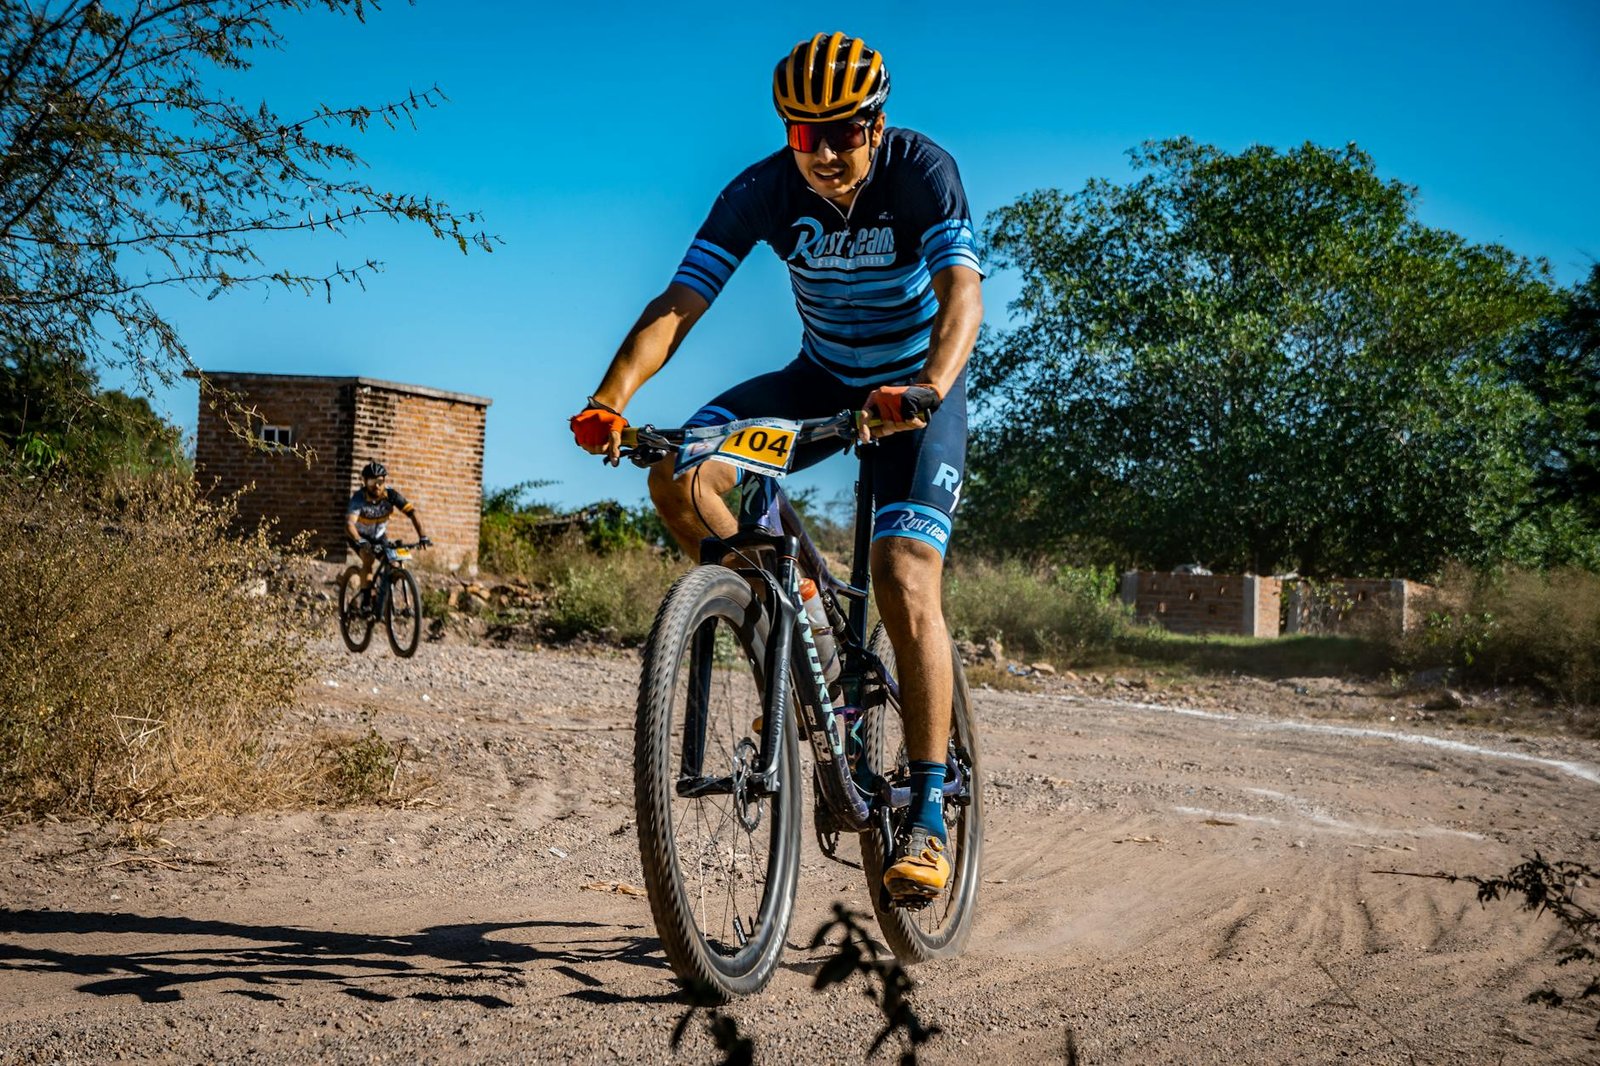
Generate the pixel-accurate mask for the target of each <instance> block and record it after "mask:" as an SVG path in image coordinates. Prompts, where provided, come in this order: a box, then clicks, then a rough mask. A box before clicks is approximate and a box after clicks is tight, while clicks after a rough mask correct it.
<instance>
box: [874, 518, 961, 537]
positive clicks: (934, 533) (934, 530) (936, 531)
mask: <svg viewBox="0 0 1600 1066" xmlns="http://www.w3.org/2000/svg"><path fill="white" fill-rule="evenodd" d="M885 517H887V518H888V521H886V522H884V523H882V524H881V525H880V526H879V527H878V530H877V532H878V533H880V534H882V533H920V534H922V535H923V536H925V537H931V538H932V539H933V540H935V541H937V542H939V543H940V544H944V543H945V542H946V541H948V540H949V539H950V530H949V529H948V528H946V527H945V525H944V524H943V523H941V522H940V521H939V520H938V519H936V518H934V517H932V516H931V515H925V514H918V513H916V512H915V511H896V512H895V513H893V514H892V515H887V516H885Z"/></svg>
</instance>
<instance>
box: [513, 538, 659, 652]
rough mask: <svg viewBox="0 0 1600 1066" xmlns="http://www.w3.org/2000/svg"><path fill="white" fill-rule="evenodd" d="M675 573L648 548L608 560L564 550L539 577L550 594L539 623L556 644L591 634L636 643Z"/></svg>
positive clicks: (618, 553) (644, 634)
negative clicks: (541, 623)
mask: <svg viewBox="0 0 1600 1066" xmlns="http://www.w3.org/2000/svg"><path fill="white" fill-rule="evenodd" d="M681 572H682V565H681V564H680V563H679V562H677V561H675V560H674V559H672V558H671V557H669V556H667V555H665V554H662V553H660V552H657V551H654V550H652V549H650V548H635V549H632V550H629V551H616V552H612V553H610V554H608V555H600V554H597V553H595V552H592V551H587V550H583V549H573V550H569V551H567V552H564V553H561V554H560V555H559V556H558V557H556V558H555V560H554V565H553V566H551V567H550V568H549V570H548V571H547V573H546V574H545V575H542V576H544V577H545V581H544V583H545V584H547V585H548V586H550V587H551V588H552V590H553V591H552V592H551V595H550V599H549V601H548V602H547V604H546V616H545V621H546V623H547V624H548V625H549V627H550V629H551V631H552V632H553V633H554V635H555V636H556V637H558V638H561V639H570V638H572V637H577V636H591V635H592V636H601V637H605V638H607V639H610V640H617V641H621V642H622V643H624V644H637V643H641V642H642V641H643V640H644V639H645V638H646V637H648V636H649V635H650V625H651V623H652V622H654V621H655V616H656V608H657V607H659V606H661V599H662V597H664V596H665V595H666V594H667V589H668V588H669V587H670V586H671V585H672V582H673V581H674V580H675V579H676V578H677V576H678V574H679V573H681Z"/></svg>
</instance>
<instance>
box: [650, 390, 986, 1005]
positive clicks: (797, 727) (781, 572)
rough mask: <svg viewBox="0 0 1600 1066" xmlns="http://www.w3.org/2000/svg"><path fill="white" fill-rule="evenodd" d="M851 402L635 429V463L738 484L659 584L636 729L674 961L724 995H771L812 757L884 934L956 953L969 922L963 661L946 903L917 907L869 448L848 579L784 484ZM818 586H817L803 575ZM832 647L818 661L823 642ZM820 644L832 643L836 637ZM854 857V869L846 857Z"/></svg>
mask: <svg viewBox="0 0 1600 1066" xmlns="http://www.w3.org/2000/svg"><path fill="white" fill-rule="evenodd" d="M855 418H856V415H855V412H850V411H847V412H843V413H841V414H839V415H837V416H834V417H832V418H822V419H813V420H808V421H804V422H792V421H783V420H779V419H746V420H744V421H741V422H733V423H729V424H727V425H723V426H714V427H693V428H684V429H675V430H657V429H655V428H653V427H649V426H644V427H639V428H636V429H635V428H630V429H628V430H626V431H625V432H624V434H623V444H624V449H625V450H624V454H625V455H627V456H628V457H629V458H631V459H633V461H634V462H635V463H637V464H638V465H641V466H643V465H648V464H650V463H654V462H659V461H662V460H664V459H667V458H669V457H675V459H674V460H673V461H674V463H675V470H676V472H677V473H679V474H680V476H693V475H694V474H695V473H696V472H697V471H696V470H695V468H696V467H698V466H699V464H701V463H703V462H708V461H720V462H727V463H732V464H733V465H735V466H739V467H742V468H744V469H745V470H747V471H749V472H752V473H754V474H756V475H757V476H755V477H746V478H745V489H744V492H743V498H742V501H741V505H740V521H739V531H738V533H737V534H735V535H734V536H732V537H728V538H725V539H724V538H715V537H713V538H708V539H707V540H706V541H705V542H704V543H703V545H702V548H701V558H700V565H698V566H696V567H695V568H694V569H692V570H690V571H689V572H688V573H686V574H685V575H684V576H683V577H682V578H680V579H679V580H678V581H677V582H676V583H675V584H674V585H673V587H672V589H671V591H669V592H668V593H667V596H666V599H665V600H664V601H663V602H662V604H661V608H660V610H659V611H658V613H657V615H656V620H655V624H654V626H653V628H652V629H651V631H650V638H649V641H648V643H647V644H646V646H645V653H644V664H643V668H642V671H641V675H640V682H639V703H638V710H637V722H636V729H637V732H636V735H635V741H634V802H635V806H636V808H637V814H638V829H639V851H640V857H641V859H642V860H643V865H644V878H645V883H646V886H647V889H648V893H649V898H650V908H651V911H652V913H653V915H654V917H655V924H656V930H657V932H658V933H659V934H660V936H661V943H662V946H663V948H664V949H665V951H666V955H667V959H668V961H669V962H670V963H671V965H672V968H673V970H674V972H675V973H677V975H678V976H679V977H680V978H681V979H683V980H684V981H685V982H687V983H690V984H692V985H695V986H697V987H700V988H704V989H709V990H711V991H712V992H713V993H714V994H715V995H717V996H719V997H722V998H728V997H732V996H735V995H741V994H745V993H750V992H754V991H757V990H759V989H760V988H762V987H763V986H764V985H765V984H766V983H767V981H768V979H769V978H770V977H771V976H772V973H773V971H774V969H775V968H776V967H777V965H778V962H779V960H780V958H781V956H782V953H783V947H784V942H785V937H786V934H787V931H788V928H789V922H790V918H791V916H792V915H793V911H794V900H795V890H796V886H797V883H798V880H799V872H800V846H801V819H802V817H803V808H804V806H805V799H804V798H803V792H804V791H805V787H806V780H805V778H804V777H803V775H802V768H801V765H802V764H801V757H800V750H801V746H802V744H801V742H802V741H804V742H806V746H808V747H809V748H810V750H811V755H812V763H813V767H812V773H811V775H810V785H811V789H812V791H813V795H812V797H811V804H812V807H813V816H812V821H813V828H814V831H815V833H816V837H817V840H818V843H819V845H820V847H821V849H822V851H823V853H824V854H825V855H826V856H828V857H829V858H832V859H836V860H838V861H841V862H846V863H849V859H848V857H847V856H846V855H845V854H842V853H841V851H840V843H841V839H842V838H843V836H844V835H845V834H858V835H859V839H860V854H861V859H862V862H861V868H862V869H863V871H864V873H865V875H866V881H867V889H868V892H869V893H870V894H871V896H872V900H873V908H874V910H875V911H876V913H877V918H878V922H879V925H880V926H881V928H882V930H883V934H884V938H885V940H886V941H887V942H888V943H889V945H890V946H891V947H892V948H893V950H894V952H895V954H896V956H897V957H899V958H900V959H901V960H902V961H905V962H920V961H924V960H928V959H934V958H939V957H944V956H949V955H953V954H956V953H958V952H959V951H960V950H961V948H962V946H963V945H964V944H965V942H966V940H967V938H968V936H969V935H970V933H971V930H972V921H973V915H974V912H975V911H976V908H977V898H978V886H979V882H980V880H981V878H980V875H979V866H980V863H981V859H982V850H983V810H984V803H983V790H982V787H981V781H982V778H981V774H980V764H979V758H978V744H977V734H976V727H975V724H974V721H973V717H972V712H971V708H970V706H969V702H968V693H967V684H966V679H965V677H964V675H963V673H962V668H961V660H960V658H959V656H958V655H956V653H955V649H954V647H953V646H952V648H951V651H950V656H951V663H952V666H953V668H954V671H955V678H954V680H955V684H954V694H953V706H952V707H951V712H952V714H951V731H950V740H949V745H948V753H947V765H946V783H945V786H944V810H945V822H946V825H947V826H948V829H949V842H948V850H947V852H946V854H947V856H948V858H949V861H950V865H951V876H950V879H949V883H948V884H947V885H946V887H945V891H944V893H943V894H942V895H941V896H939V897H937V898H936V899H934V900H932V901H931V902H929V901H919V903H918V904H906V903H903V902H897V901H896V900H894V899H891V898H890V896H889V894H888V893H887V891H886V890H885V889H884V888H883V885H882V877H883V870H884V867H885V865H886V864H887V863H888V862H889V861H890V857H891V855H892V848H893V842H894V840H895V837H896V834H897V833H899V832H900V831H901V829H902V825H903V823H904V822H905V821H906V818H907V815H908V810H909V806H910V788H909V785H910V768H909V762H908V760H907V757H906V752H905V747H904V741H903V733H902V730H901V724H900V714H899V711H900V688H899V685H898V684H897V683H896V680H895V659H894V651H893V649H892V648H891V646H890V644H889V640H888V638H887V636H886V635H885V633H884V631H883V627H882V625H881V624H880V625H878V626H877V627H875V629H874V631H873V633H872V635H871V637H870V638H869V637H868V636H867V632H866V626H867V600H868V575H869V568H868V548H869V543H870V540H871V535H872V516H873V500H872V490H871V484H872V479H871V477H870V476H869V474H870V471H869V470H868V469H867V467H866V464H868V463H870V462H872V457H873V455H874V454H875V453H876V451H877V449H876V448H875V447H872V446H866V447H863V448H861V449H859V453H860V456H861V459H862V463H863V468H862V471H861V477H860V478H859V479H858V481H857V485H856V505H855V529H854V556H855V558H854V561H853V565H852V570H851V575H850V580H849V581H848V582H846V581H841V580H839V579H838V578H836V577H835V576H834V575H833V574H832V573H831V572H830V571H829V569H828V566H827V564H826V563H825V562H824V560H823V558H822V556H821V554H820V553H819V552H818V551H817V549H816V547H815V546H814V545H813V543H812V541H811V539H810V537H809V536H807V534H806V531H805V528H804V525H803V523H802V522H801V520H800V518H799V517H798V515H797V514H796V513H795V511H794V509H793V507H792V506H790V504H789V502H788V500H787V499H786V498H785V497H784V495H783V493H782V491H781V490H780V489H779V488H778V485H777V482H776V481H775V480H774V478H775V477H777V476H781V475H782V474H783V473H785V472H786V471H787V469H788V467H789V465H790V463H791V462H792V461H793V455H794V450H795V448H797V447H798V446H800V445H803V444H807V443H810V442H813V441H826V440H830V439H837V440H839V441H840V442H841V447H843V446H844V444H845V442H848V441H850V440H853V439H855V435H856V422H855ZM802 580H806V581H807V582H808V586H809V584H810V583H814V584H815V586H816V588H817V590H818V592H817V595H818V596H819V597H820V599H821V606H822V610H823V613H824V615H825V621H826V623H827V624H826V625H822V626H816V627H815V628H814V622H808V618H807V610H806V606H807V605H806V603H805V602H804V601H803V600H802V592H801V589H802ZM808 592H809V587H808ZM819 640H820V641H823V642H824V644H826V642H827V641H829V640H831V641H833V642H834V643H835V645H836V647H837V650H838V653H839V660H840V666H839V669H838V672H837V675H833V674H832V673H831V671H830V670H829V669H827V667H828V666H830V665H831V659H832V656H831V655H826V658H825V659H819V656H818V642H819ZM824 650H825V651H826V648H825V649H824ZM849 864H850V865H854V864H853V863H849Z"/></svg>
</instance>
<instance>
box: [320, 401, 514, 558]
mask: <svg viewBox="0 0 1600 1066" xmlns="http://www.w3.org/2000/svg"><path fill="white" fill-rule="evenodd" d="M487 413H488V412H487V411H486V410H485V409H484V407H483V406H481V405H479V404H474V403H468V402H463V401H458V400H452V399H445V398H441V397H436V396H420V395H413V394H406V393H400V392H394V391H391V390H388V389H382V388H375V387H371V386H361V387H359V388H358V390H357V396H356V418H355V434H354V439H355V455H354V456H353V457H352V458H351V462H350V466H349V484H350V486H351V487H350V491H351V492H354V491H355V490H356V489H357V488H359V487H360V485H361V477H360V471H361V467H362V466H363V465H364V464H365V463H366V461H367V460H368V459H371V458H379V457H381V458H382V460H383V462H384V464H385V465H387V466H388V468H389V484H391V485H393V486H394V487H395V488H397V489H399V490H400V491H401V492H403V493H404V494H405V496H406V498H407V499H409V500H410V501H411V502H412V503H414V504H416V505H417V511H418V513H419V514H420V515H421V517H422V527H423V528H424V529H426V530H427V531H428V535H429V536H430V537H432V538H433V540H434V542H435V545H436V547H435V548H434V551H433V553H432V554H433V556H434V558H436V559H437V560H438V561H439V562H441V563H444V564H445V565H447V566H460V565H472V564H475V563H476V562H477V559H478V522H479V516H480V513H481V509H482V502H483V434H484V423H485V416H486V415H487ZM398 521H399V523H400V529H401V530H402V531H403V532H409V530H410V526H411V523H410V521H409V520H407V519H404V518H401V519H399V520H398ZM394 528H395V527H394V524H393V523H391V525H390V529H391V530H392V529H394Z"/></svg>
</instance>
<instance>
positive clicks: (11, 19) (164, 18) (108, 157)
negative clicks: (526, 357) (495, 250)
mask: <svg viewBox="0 0 1600 1066" xmlns="http://www.w3.org/2000/svg"><path fill="white" fill-rule="evenodd" d="M376 6H377V5H376V4H375V3H372V2H371V0H136V2H130V3H102V2H99V0H68V2H66V3H59V4H42V3H41V4H35V3H27V2H18V0H0V352H6V353H12V354H11V355H10V360H11V362H12V363H13V364H16V363H19V362H21V361H22V360H23V359H24V358H27V357H26V356H23V355H19V354H17V353H23V352H25V351H27V350H30V349H31V350H34V351H44V352H48V353H50V355H51V357H52V358H54V359H56V360H58V362H59V364H60V365H61V366H62V367H63V368H72V369H71V370H70V371H69V374H68V377H67V378H66V379H64V383H65V384H69V385H70V384H73V383H77V384H78V385H79V386H80V389H82V388H87V387H88V386H87V385H86V384H85V383H88V382H92V381H93V380H94V378H93V375H91V374H86V373H84V371H87V370H88V369H89V368H91V367H96V366H100V367H105V366H123V367H126V368H128V369H129V370H131V372H132V374H133V376H134V377H135V379H136V380H138V381H140V382H141V383H143V384H144V385H146V386H148V385H149V384H151V383H152V382H153V381H154V380H158V379H159V380H164V381H170V380H171V379H172V378H173V377H174V375H176V374H178V373H180V372H182V371H183V370H185V369H188V368H191V367H192V366H193V364H192V362H191V361H190V359H189V356H188V353H187V351H186V350H185V348H184V344H183V341H182V339H181V338H180V337H179V336H178V333H177V331H176V330H175V329H174V328H173V327H172V325H171V324H170V323H169V322H168V321H167V320H166V319H165V318H164V317H163V316H162V315H161V314H160V313H159V312H158V311H157V310H156V308H155V307H154V305H153V304H152V303H151V302H150V300H149V298H148V296H149V294H151V293H152V292H154V291H156V290H160V289H163V288H172V287H177V288H183V289H188V290H189V291H191V292H194V293H197V294H201V295H205V296H208V297H214V296H217V295H220V294H222V293H225V292H228V291H230V290H233V289H236V288H239V287H241V286H252V285H273V286H280V287H283V288H286V289H290V290H294V291H298V292H304V293H320V294H324V295H328V296H329V297H330V298H331V293H332V286H333V283H334V282H336V281H337V282H352V283H357V284H359V283H361V282H362V281H363V279H364V278H365V276H366V275H367V274H369V273H371V272H372V271H375V270H377V269H379V266H380V264H378V263H376V262H373V261H371V260H368V261H365V262H361V263H359V264H356V265H348V266H347V265H337V264H336V265H334V266H333V268H332V269H331V270H328V271H326V272H322V273H315V272H313V273H306V272H302V271H297V270H294V269H288V268H281V267H274V266H272V265H270V264H268V263H265V262H263V260H262V258H261V257H260V256H259V255H258V254H257V251H256V242H257V241H258V240H259V239H261V238H264V237H267V236H269V235H278V234H283V233H286V232H294V231H308V232H309V231H312V230H331V231H333V232H336V233H337V232H344V231H346V230H348V228H349V227H350V226H352V225H353V224H355V223H359V222H363V221H367V220H371V219H387V220H394V221H404V222H412V223H417V224H420V225H422V226H424V227H425V228H427V229H428V230H429V231H431V232H432V233H433V234H434V235H435V236H437V237H441V238H445V239H448V240H450V241H453V242H454V243H455V244H457V245H458V246H459V247H460V248H461V250H462V251H463V252H465V251H466V250H467V249H468V247H469V246H470V245H477V246H478V247H480V248H482V249H484V250H486V251H487V250H490V249H491V248H492V244H493V238H491V237H489V236H487V235H485V234H483V233H482V232H479V231H476V230H474V229H473V228H472V227H473V226H474V225H475V224H476V223H477V221H478V220H477V216H476V215H474V214H472V213H459V212H455V211H452V210H451V209H450V208H449V207H448V206H447V205H445V204H442V203H439V202H436V201H434V200H431V199H429V198H428V197H426V196H418V195H413V194H408V193H401V192H388V191H383V190H380V189H378V188H376V187H374V186H373V185H371V184H370V183H368V182H367V181H366V180H364V179H363V178H362V177H361V176H360V175H361V170H362V167H363V163H362V160H361V158H360V157H359V156H358V155H357V154H356V153H355V152H354V150H352V149H351V148H350V147H349V146H348V145H346V144H344V143H341V141H340V140H339V139H338V134H339V132H340V131H343V132H346V133H359V132H360V131H363V130H365V129H367V128H368V127H369V126H370V125H371V124H373V123H375V122H377V123H383V124H385V125H388V126H394V125H397V124H399V123H409V122H412V121H414V119H415V117H416V115H417V114H418V112H420V111H422V110H424V109H427V108H432V107H435V106H437V104H438V102H439V101H440V99H441V98H442V96H441V93H440V92H439V90H438V89H437V88H432V89H429V90H428V91H426V92H422V93H408V94H407V95H406V96H405V97H404V98H403V99H401V100H398V101H396V102H394V103H389V104H385V105H382V106H378V107H368V106H348V107H329V106H321V107H318V108H317V109H316V110H315V111H313V112H312V113H311V114H308V115H302V116H298V117H294V118H283V117H280V116H279V115H278V114H277V113H276V112H275V111H274V110H273V109H272V108H271V107H270V106H269V105H268V104H266V103H259V104H253V105H246V104H244V103H241V102H240V101H238V100H236V99H234V98H233V97H232V96H230V95H229V94H228V93H226V92H223V91H220V90H219V89H217V88H215V87H214V86H213V85H211V84H208V82H207V77H206V76H207V74H208V73H209V74H213V75H214V74H216V73H217V72H220V71H237V70H242V69H246V68H248V67H249V66H250V60H251V57H252V55H254V54H259V53H260V51H261V50H263V49H275V48H279V47H281V45H282V43H283V40H282V37H281V35H280V33H279V32H278V31H277V30H276V29H274V26H273V20H274V18H278V17H281V16H282V15H283V14H285V13H289V12H301V11H307V10H312V9H325V10H327V11H330V12H333V13H338V14H352V15H355V16H356V17H357V18H361V17H363V15H364V13H365V12H366V11H367V10H368V9H371V8H375V7H376ZM80 395H81V396H87V395H90V393H88V392H80Z"/></svg>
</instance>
